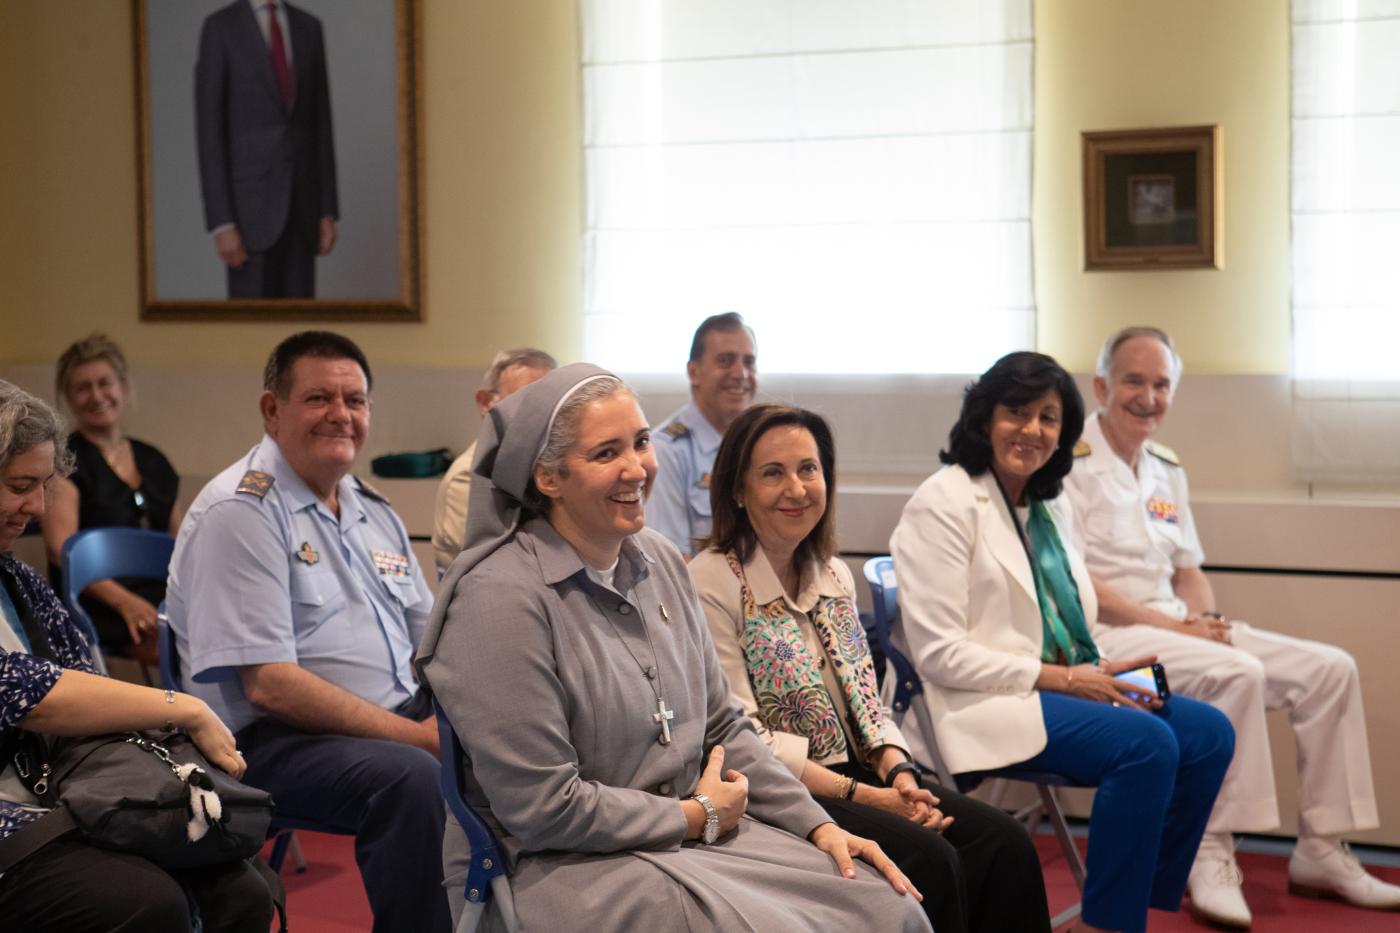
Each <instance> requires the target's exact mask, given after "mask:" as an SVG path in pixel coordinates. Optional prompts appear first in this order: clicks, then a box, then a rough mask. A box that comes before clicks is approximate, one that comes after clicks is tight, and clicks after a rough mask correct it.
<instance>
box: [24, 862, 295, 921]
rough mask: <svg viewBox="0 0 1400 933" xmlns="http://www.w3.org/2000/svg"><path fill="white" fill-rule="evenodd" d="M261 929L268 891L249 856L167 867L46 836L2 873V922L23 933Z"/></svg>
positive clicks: (268, 915) (269, 909)
mask: <svg viewBox="0 0 1400 933" xmlns="http://www.w3.org/2000/svg"><path fill="white" fill-rule="evenodd" d="M191 898H193V900H194V902H195V903H196V904H197V905H199V915H200V918H201V919H202V921H203V923H204V930H205V933H267V929H268V925H269V924H270V923H271V922H272V913H273V906H272V895H271V894H270V893H269V892H268V890H267V884H266V883H265V882H264V881H263V879H262V877H261V876H260V875H259V874H258V873H257V871H256V870H254V868H253V867H252V866H251V865H249V864H248V863H247V862H234V863H232V864H230V865H220V866H217V867H214V868H199V869H191V870H189V871H183V872H176V873H173V874H172V873H170V872H167V871H165V870H164V869H162V868H160V867H158V866H156V865H155V864H153V863H151V862H148V861H146V860H145V859H143V858H141V857H140V856H138V855H130V854H128V853H126V852H109V851H107V850H106V849H99V848H97V847H96V846H90V845H88V844H86V843H83V842H79V841H77V840H71V839H66V840H59V841H58V842H52V843H50V844H48V845H46V846H44V847H43V848H42V849H40V850H39V851H38V852H35V853H34V854H33V855H31V856H29V857H28V858H26V859H25V860H24V861H22V862H20V863H19V864H18V865H16V866H14V867H13V868H11V869H10V870H9V871H7V872H5V874H4V875H3V876H0V926H3V927H4V928H5V929H7V930H24V931H26V933H186V931H189V930H191V929H192V928H193V922H192V921H191V919H190V899H191Z"/></svg>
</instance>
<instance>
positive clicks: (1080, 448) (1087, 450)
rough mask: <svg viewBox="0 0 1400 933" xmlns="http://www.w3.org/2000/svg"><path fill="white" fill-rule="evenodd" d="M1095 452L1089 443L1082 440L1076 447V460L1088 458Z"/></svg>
mask: <svg viewBox="0 0 1400 933" xmlns="http://www.w3.org/2000/svg"><path fill="white" fill-rule="evenodd" d="M1093 452H1094V448H1093V447H1090V446H1089V442H1088V441H1086V440H1084V439H1083V438H1080V440H1079V443H1078V444H1075V445H1074V456H1075V459H1078V458H1080V457H1087V456H1089V455H1090V454H1091V453H1093Z"/></svg>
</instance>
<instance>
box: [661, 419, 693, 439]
mask: <svg viewBox="0 0 1400 933" xmlns="http://www.w3.org/2000/svg"><path fill="white" fill-rule="evenodd" d="M661 433H662V434H665V435H668V436H669V437H674V438H675V439H676V440H680V439H681V438H683V437H690V428H687V427H686V426H685V425H684V424H683V423H682V422H679V421H672V422H671V423H670V424H668V425H666V427H664V428H662V429H661Z"/></svg>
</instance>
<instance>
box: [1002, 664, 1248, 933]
mask: <svg viewBox="0 0 1400 933" xmlns="http://www.w3.org/2000/svg"><path fill="white" fill-rule="evenodd" d="M1040 706H1041V711H1042V715H1043V716H1044V718H1045V732H1046V736H1047V738H1048V741H1047V742H1046V745H1045V750H1044V751H1042V752H1041V753H1040V754H1038V755H1036V756H1035V757H1034V758H1031V759H1029V760H1028V761H1026V762H1025V763H1024V767H1026V768H1031V769H1036V770H1044V771H1054V772H1057V773H1059V774H1063V775H1065V776H1066V777H1067V778H1069V779H1071V780H1072V781H1074V782H1076V783H1080V784H1086V785H1096V786H1097V787H1098V792H1097V793H1096V794H1095V795H1094V809H1093V813H1092V814H1091V815H1090V817H1089V858H1088V860H1087V866H1086V867H1087V868H1088V876H1087V877H1086V878H1085V881H1084V912H1083V918H1084V922H1085V923H1088V924H1091V925H1093V926H1096V927H1103V928H1105V929H1109V930H1124V931H1128V933H1140V931H1143V930H1146V929H1147V909H1148V907H1156V908H1158V909H1160V910H1176V909H1177V908H1178V907H1179V906H1180V904H1181V896H1182V895H1183V894H1184V893H1186V877H1187V875H1188V874H1190V871H1191V863H1192V862H1194V861H1195V858H1196V848H1197V846H1199V845H1200V842H1201V834H1202V833H1204V832H1205V828H1206V819H1207V818H1208V817H1209V816H1210V811H1211V807H1212V806H1213V805H1214V804H1215V795H1216V794H1217V793H1218V792H1219V790H1220V782H1221V781H1222V780H1224V778H1225V770H1226V768H1228V767H1229V766H1230V758H1231V756H1233V755H1234V751H1235V732H1234V729H1233V728H1232V727H1231V726H1230V721H1229V720H1228V719H1226V718H1225V714H1223V713H1221V712H1220V711H1219V710H1217V709H1215V708H1214V707H1213V706H1209V705H1207V704H1205V703H1199V702H1197V701H1195V700H1192V699H1189V698H1187V697H1180V696H1177V697H1172V698H1171V699H1170V700H1168V701H1167V702H1166V703H1165V704H1163V706H1162V709H1161V710H1160V711H1159V712H1157V713H1144V712H1142V711H1141V710H1136V709H1130V708H1128V707H1116V708H1115V707H1113V706H1110V705H1108V704H1106V703H1095V702H1094V701H1092V700H1081V699H1079V698H1078V697H1071V696H1066V695H1064V694H1062V693H1050V692H1042V693H1041V694H1040Z"/></svg>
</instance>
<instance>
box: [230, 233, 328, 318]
mask: <svg viewBox="0 0 1400 933" xmlns="http://www.w3.org/2000/svg"><path fill="white" fill-rule="evenodd" d="M316 246H317V244H315V243H308V242H307V241H306V237H304V236H303V235H302V234H301V231H300V230H299V229H298V227H297V223H296V221H295V220H293V219H292V218H290V217H288V218H287V226H286V227H285V228H283V230H282V235H281V236H280V237H278V238H277V242H276V243H273V244H272V245H271V246H270V247H268V248H267V249H266V250H264V251H263V252H260V253H254V252H252V251H249V253H248V258H247V259H246V260H244V261H243V265H242V266H241V267H240V268H238V269H229V270H228V296H229V297H230V298H312V297H314V296H315V293H316Z"/></svg>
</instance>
